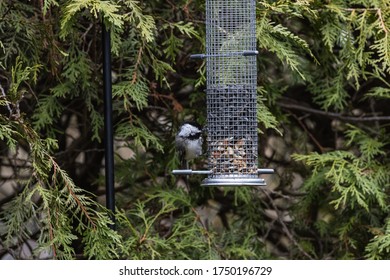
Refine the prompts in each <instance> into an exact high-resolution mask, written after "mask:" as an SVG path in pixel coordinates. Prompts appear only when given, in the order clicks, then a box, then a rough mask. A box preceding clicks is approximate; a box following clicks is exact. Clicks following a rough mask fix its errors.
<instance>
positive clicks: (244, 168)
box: [174, 0, 273, 186]
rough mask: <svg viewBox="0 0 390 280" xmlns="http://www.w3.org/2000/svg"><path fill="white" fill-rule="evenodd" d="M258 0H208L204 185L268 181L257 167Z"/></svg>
mask: <svg viewBox="0 0 390 280" xmlns="http://www.w3.org/2000/svg"><path fill="white" fill-rule="evenodd" d="M257 54H258V51H257V50H256V4H255V0H206V54H195V55H192V56H191V57H192V58H199V59H205V60H206V75H207V76H206V81H207V82H206V85H207V88H206V93H207V139H206V143H207V158H208V170H206V171H192V170H187V172H186V173H185V172H184V171H183V172H174V174H179V173H181V174H184V173H185V174H207V175H208V177H207V178H206V179H204V180H203V182H202V185H203V186H242V185H253V186H264V185H265V184H266V183H265V180H264V179H261V178H259V174H261V173H273V170H272V169H258V165H257V164H258V137H257V136H258V132H257V108H256V107H257V65H256V55H257Z"/></svg>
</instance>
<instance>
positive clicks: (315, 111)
mask: <svg viewBox="0 0 390 280" xmlns="http://www.w3.org/2000/svg"><path fill="white" fill-rule="evenodd" d="M287 101H288V100H285V101H279V102H277V105H279V106H280V107H282V108H286V109H292V110H299V111H302V112H307V113H312V114H315V115H319V116H324V117H327V118H330V119H337V120H340V121H345V122H350V123H359V122H376V121H390V116H374V117H353V116H348V115H343V114H341V113H334V112H327V111H322V110H318V109H313V108H311V107H308V106H304V105H299V104H296V103H291V102H289V103H287Z"/></svg>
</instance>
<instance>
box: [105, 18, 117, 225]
mask: <svg viewBox="0 0 390 280" xmlns="http://www.w3.org/2000/svg"><path fill="white" fill-rule="evenodd" d="M102 45H103V94H104V145H105V173H106V207H107V208H108V209H109V210H111V211H112V216H111V220H112V221H113V222H114V224H113V225H112V226H111V228H112V229H115V216H114V213H115V189H114V137H113V135H114V132H113V127H112V84H111V36H110V30H108V29H107V27H106V26H105V24H104V19H102Z"/></svg>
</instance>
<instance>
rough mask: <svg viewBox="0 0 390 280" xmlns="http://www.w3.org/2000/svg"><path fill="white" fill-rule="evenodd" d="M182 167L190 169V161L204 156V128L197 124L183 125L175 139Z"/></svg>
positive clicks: (187, 123)
mask: <svg viewBox="0 0 390 280" xmlns="http://www.w3.org/2000/svg"><path fill="white" fill-rule="evenodd" d="M175 144H176V150H177V151H178V153H179V159H180V164H181V166H182V167H183V166H185V168H186V169H188V161H189V160H193V159H195V158H197V157H199V156H200V155H202V144H203V138H202V128H201V126H200V125H199V124H198V123H196V122H185V123H183V124H182V125H181V126H180V128H179V131H178V132H177V134H176V138H175Z"/></svg>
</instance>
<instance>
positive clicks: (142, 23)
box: [0, 0, 390, 259]
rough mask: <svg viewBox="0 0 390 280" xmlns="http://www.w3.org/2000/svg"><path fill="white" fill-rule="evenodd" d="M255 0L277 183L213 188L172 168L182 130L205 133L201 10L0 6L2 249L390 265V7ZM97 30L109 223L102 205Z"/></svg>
mask: <svg viewBox="0 0 390 280" xmlns="http://www.w3.org/2000/svg"><path fill="white" fill-rule="evenodd" d="M256 3H257V7H256V8H257V10H256V12H257V23H256V27H257V34H256V35H257V38H258V50H259V55H258V68H259V69H258V70H259V71H258V99H257V105H258V109H257V120H258V122H259V132H261V137H259V138H260V147H261V149H260V151H261V152H260V155H259V161H260V162H262V163H263V164H264V165H267V166H268V165H269V166H270V167H273V168H275V169H276V171H277V174H275V175H273V176H274V177H272V176H269V177H267V178H266V180H267V183H269V187H268V188H262V189H260V188H247V187H239V188H224V189H220V188H210V189H209V188H207V189H206V188H202V187H200V183H201V180H202V177H201V176H191V177H190V178H178V177H174V176H171V175H170V174H171V170H172V169H175V168H177V166H178V160H177V157H176V156H175V151H174V148H173V142H174V134H175V132H176V130H177V127H178V125H179V123H180V122H181V121H183V120H184V119H186V120H187V119H193V120H197V121H199V122H200V123H202V124H205V118H206V116H205V104H206V100H205V99H206V98H205V94H203V93H202V92H203V90H204V87H205V79H206V73H205V62H204V61H193V60H189V59H188V56H189V55H190V54H192V53H202V52H204V48H205V46H204V41H205V26H204V24H203V19H204V12H205V11H204V1H203V0H193V1H188V0H179V1H136V0H119V1H111V0H110V1H109V0H88V1H81V0H43V1H29V2H26V1H21V0H16V1H7V0H6V1H0V94H1V96H0V110H1V115H0V124H1V127H0V161H1V169H0V171H1V172H0V174H1V176H2V177H1V183H0V184H1V185H0V187H1V188H3V187H4V188H6V187H7V188H9V187H10V186H11V189H12V190H13V195H12V196H10V197H7V198H5V199H4V200H3V198H1V200H0V219H1V221H0V236H1V238H0V240H1V241H0V257H3V255H4V254H8V253H9V254H11V253H13V254H14V255H13V257H14V258H19V257H20V255H17V254H16V253H15V252H16V250H15V248H21V247H22V246H23V244H24V243H25V242H27V241H28V240H31V239H34V240H37V241H38V247H37V248H34V252H33V254H32V255H31V256H30V257H31V258H41V257H42V255H44V254H46V256H47V257H49V258H58V259H74V258H78V257H80V258H90V259H118V258H119V259H126V258H129V259H130V258H131V259H262V258H290V259H310V258H312V259H314V258H318V259H319V258H331V259H353V258H369V259H387V258H389V250H388V247H389V240H390V239H389V236H390V232H389V228H390V226H389V218H388V217H389V209H388V204H389V187H390V175H389V174H388V170H389V168H390V166H389V164H390V162H389V159H388V156H389V141H388V139H389V126H388V120H389V116H388V113H387V112H388V107H389V105H390V104H389V96H390V94H389V92H390V84H389V82H388V80H389V76H390V55H389V54H390V43H389V42H390V40H389V34H390V14H389V11H390V10H389V9H390V6H389V3H388V1H380V0H377V1H368V0H349V1H346V0H340V1H319V0H315V1H305V0H300V1H291V0H281V1H268V0H264V1H256ZM102 20H103V21H104V23H105V24H106V26H107V27H108V28H109V31H110V34H111V47H112V83H113V105H114V106H113V122H114V127H115V134H114V137H115V145H116V146H115V152H116V158H115V172H116V173H115V174H116V182H115V183H116V187H117V207H118V209H117V214H116V220H117V228H118V231H114V230H112V229H111V228H110V226H111V225H112V222H111V220H110V217H111V215H112V214H113V213H110V212H109V211H108V210H107V209H105V208H104V207H103V206H101V204H100V202H102V199H101V198H102V197H101V195H102V194H103V193H104V183H103V182H104V178H103V176H102V172H101V170H102V169H103V163H102V162H103V159H104V153H103V141H102V140H103V117H102V116H103V111H104V107H103V102H102V94H103V92H102V84H103V82H102V79H101V76H102V75H101V74H102V62H101V60H102V49H101V21H102ZM243 31H244V32H243ZM244 33H245V30H240V32H235V33H234V34H232V36H231V37H229V38H228V40H226V42H225V44H224V45H223V46H222V47H223V48H227V49H229V50H230V49H232V50H234V49H235V48H237V40H234V39H235V38H239V37H240V36H244V35H245V34H244ZM232 67H235V69H241V68H242V67H244V65H242V64H241V62H240V63H238V64H237V65H232ZM227 78H229V77H222V79H227ZM275 134H276V135H275ZM275 139H276V140H275ZM280 139H282V140H280ZM279 140H280V141H279ZM291 153H295V154H294V155H293V156H292V157H291V156H290V155H291ZM205 162H206V159H205V157H202V158H200V159H198V160H196V161H194V162H192V163H191V165H193V168H197V169H204V167H203V166H204V165H205ZM7 168H8V169H7ZM9 170H12V175H11V176H9V175H7V176H6V175H4V174H5V173H6V171H9ZM275 178H276V179H275ZM300 181H303V184H302V185H301V184H300V183H299V182H300ZM184 182H187V184H185V183H184ZM183 185H186V186H183ZM187 185H188V186H187Z"/></svg>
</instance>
